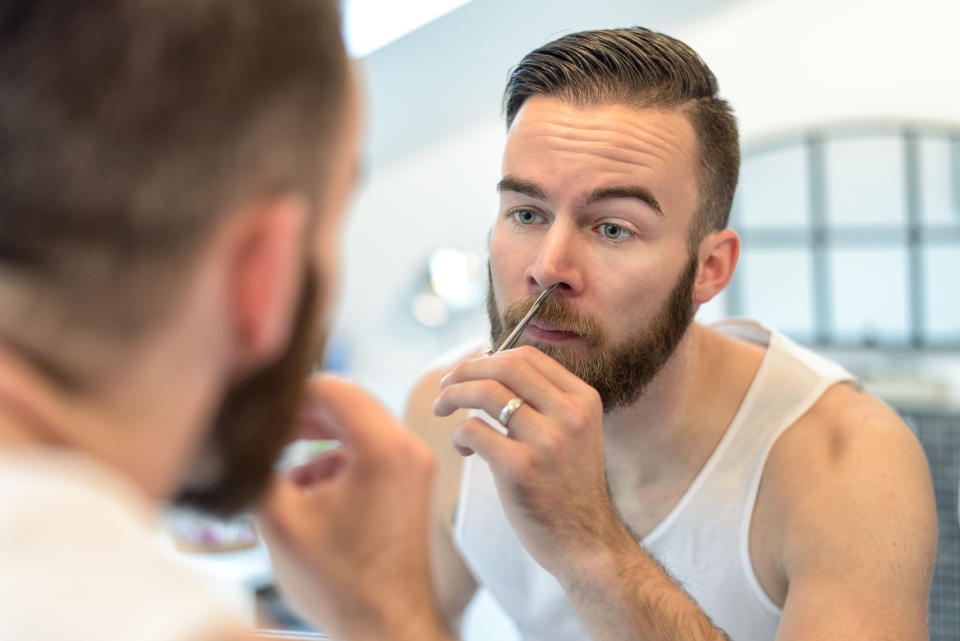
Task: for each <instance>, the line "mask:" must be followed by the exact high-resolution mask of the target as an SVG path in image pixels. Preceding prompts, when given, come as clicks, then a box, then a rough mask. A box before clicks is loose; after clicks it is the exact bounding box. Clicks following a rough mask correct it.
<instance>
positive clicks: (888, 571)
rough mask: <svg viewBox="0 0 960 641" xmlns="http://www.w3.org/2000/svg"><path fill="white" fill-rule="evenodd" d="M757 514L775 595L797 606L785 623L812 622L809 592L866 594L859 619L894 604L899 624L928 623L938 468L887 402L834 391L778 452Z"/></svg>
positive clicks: (849, 390)
mask: <svg viewBox="0 0 960 641" xmlns="http://www.w3.org/2000/svg"><path fill="white" fill-rule="evenodd" d="M755 518H759V519H761V523H760V525H762V527H763V529H765V532H764V533H763V536H762V537H761V540H763V539H765V540H766V541H767V545H768V546H769V547H767V551H768V552H769V553H770V554H771V555H772V557H773V558H774V559H775V566H776V567H778V568H779V571H780V576H781V578H782V582H780V581H777V582H774V583H780V585H781V586H782V588H783V592H782V593H780V594H775V596H776V597H780V598H784V597H785V598H786V600H787V605H788V606H790V605H791V602H792V607H788V608H787V610H788V611H790V612H791V616H786V617H785V619H784V621H783V623H784V624H787V623H789V622H793V623H794V624H797V625H798V629H799V626H800V625H801V624H800V623H799V622H800V621H804V624H806V625H810V621H809V620H808V619H806V618H805V617H804V616H802V615H797V614H796V612H797V609H798V608H797V602H798V600H800V599H804V600H808V599H810V598H813V597H811V594H818V595H822V596H819V597H816V598H818V599H819V598H823V599H828V598H829V599H833V600H834V601H837V602H839V601H848V600H849V601H854V600H855V598H854V597H853V596H849V595H851V594H853V593H854V592H857V593H863V591H869V594H870V595H872V596H870V597H869V598H870V599H871V600H873V601H875V602H873V603H871V604H867V603H866V600H867V597H856V599H859V602H857V603H853V602H851V603H850V604H849V605H850V612H851V615H850V616H851V617H852V616H853V614H852V613H853V612H856V611H858V610H860V609H864V610H865V609H868V606H869V607H874V606H877V605H879V604H881V603H890V602H891V601H892V602H896V603H897V606H896V607H895V608H893V609H889V608H888V614H889V615H890V616H891V617H892V620H891V625H893V626H894V627H899V626H900V625H901V624H902V625H905V626H907V627H909V624H910V622H913V623H914V624H915V625H920V623H918V622H920V621H922V620H924V619H923V618H924V617H925V612H926V599H927V591H928V590H929V585H930V577H931V574H932V567H933V560H934V556H935V554H936V533H937V523H936V507H935V504H934V500H933V487H932V483H931V478H930V472H929V468H928V465H927V460H926V456H925V455H924V452H923V450H922V448H921V446H920V443H919V442H918V440H917V439H916V437H915V436H914V434H913V432H912V431H911V430H910V428H909V427H908V426H907V425H906V424H905V423H904V422H903V420H902V419H901V418H900V417H899V416H898V415H897V413H896V412H894V411H893V410H892V409H891V408H889V407H888V406H887V405H885V404H884V403H882V402H881V401H880V400H878V399H876V398H874V397H873V396H871V395H870V394H867V393H865V392H862V391H859V390H857V389H854V388H853V387H851V386H849V385H844V384H839V385H835V386H833V387H832V388H830V389H829V390H827V391H826V392H825V393H824V394H823V396H822V397H821V398H820V400H819V401H818V402H817V403H815V404H814V405H813V407H811V408H810V410H809V411H808V412H807V413H806V414H804V415H803V416H802V417H801V418H800V419H798V420H797V422H796V423H794V424H793V425H792V426H791V427H790V428H789V429H788V430H787V431H786V432H785V433H784V434H783V436H781V437H780V439H779V440H778V441H777V443H776V444H775V446H774V447H773V449H772V450H771V452H770V456H769V458H768V460H767V463H766V466H765V468H764V474H763V479H762V482H761V488H760V494H759V496H758V499H757V507H756V513H755ZM755 525H757V524H755ZM753 531H754V530H752V532H753ZM768 558H769V557H768ZM771 591H772V592H773V593H778V592H780V590H778V589H773V590H771ZM795 593H796V594H795ZM801 595H802V596H801ZM826 595H829V597H828V596H826ZM772 596H774V595H772ZM778 600H779V599H778ZM861 602H862V603H861ZM785 612H786V611H785ZM786 638H793V637H790V636H787V637H786ZM896 638H899V637H896Z"/></svg>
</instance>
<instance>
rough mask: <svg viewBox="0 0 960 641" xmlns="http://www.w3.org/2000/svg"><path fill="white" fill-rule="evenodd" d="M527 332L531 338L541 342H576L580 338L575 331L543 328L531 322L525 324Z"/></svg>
mask: <svg viewBox="0 0 960 641" xmlns="http://www.w3.org/2000/svg"><path fill="white" fill-rule="evenodd" d="M527 333H528V334H529V335H530V337H531V338H532V339H534V340H537V341H541V342H543V343H555V344H567V343H576V342H579V341H581V340H582V339H581V338H580V334H577V333H575V332H564V331H555V330H552V329H544V328H543V327H537V326H536V325H534V324H532V323H531V324H530V325H527Z"/></svg>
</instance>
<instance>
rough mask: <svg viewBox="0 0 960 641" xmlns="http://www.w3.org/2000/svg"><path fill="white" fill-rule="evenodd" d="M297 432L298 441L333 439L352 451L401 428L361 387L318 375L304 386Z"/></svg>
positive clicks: (328, 376) (373, 442) (374, 444)
mask: <svg viewBox="0 0 960 641" xmlns="http://www.w3.org/2000/svg"><path fill="white" fill-rule="evenodd" d="M298 430H299V431H298V437H299V438H307V439H336V440H339V441H340V442H341V443H343V444H344V445H347V446H352V447H353V448H361V449H369V448H371V447H375V446H376V445H377V444H378V443H379V442H381V441H382V440H384V438H388V435H389V434H390V432H393V431H397V430H402V428H401V427H400V426H399V425H398V424H397V422H396V420H395V419H394V418H393V416H392V415H391V414H390V412H389V411H388V410H387V409H386V408H384V407H383V406H382V405H381V404H380V402H379V401H377V400H376V399H375V398H374V397H373V396H371V395H370V394H368V393H367V392H365V391H364V390H363V389H362V388H361V387H360V386H358V385H356V384H354V383H350V382H348V381H345V380H343V379H341V378H338V377H335V376H331V375H328V374H321V375H316V376H314V377H312V378H311V379H310V380H309V381H308V383H307V390H306V394H305V401H304V405H303V409H302V411H301V413H300V421H299V422H298Z"/></svg>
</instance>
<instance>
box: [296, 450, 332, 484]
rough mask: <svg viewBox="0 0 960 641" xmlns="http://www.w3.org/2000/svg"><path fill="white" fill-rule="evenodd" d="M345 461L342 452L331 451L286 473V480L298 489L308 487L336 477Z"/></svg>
mask: <svg viewBox="0 0 960 641" xmlns="http://www.w3.org/2000/svg"><path fill="white" fill-rule="evenodd" d="M346 460H347V456H346V453H345V452H344V451H343V450H332V451H330V452H326V453H324V454H321V455H320V456H318V457H316V458H313V459H311V460H309V461H307V462H306V463H304V464H302V465H298V466H296V467H294V468H292V469H291V470H290V471H289V472H287V478H288V479H290V480H291V481H292V482H293V483H294V484H296V485H298V486H300V487H308V486H311V485H314V484H316V483H319V482H321V481H324V480H327V479H329V478H332V477H333V476H336V474H337V473H339V472H340V471H341V470H342V469H343V466H344V464H345V463H346Z"/></svg>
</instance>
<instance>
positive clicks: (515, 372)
mask: <svg viewBox="0 0 960 641" xmlns="http://www.w3.org/2000/svg"><path fill="white" fill-rule="evenodd" d="M441 388H442V391H441V393H440V396H439V397H438V398H437V400H436V402H435V403H434V412H435V413H436V414H437V415H439V416H445V415H448V414H450V413H452V412H454V411H456V410H457V409H460V408H473V409H481V410H484V411H485V412H487V413H488V414H490V415H491V416H497V415H499V413H500V410H501V408H503V406H504V405H506V403H507V402H508V401H509V400H510V399H512V398H514V397H520V398H522V399H523V400H524V404H523V405H521V406H520V408H519V409H517V411H516V412H515V413H514V414H513V416H512V417H511V418H510V420H509V425H508V433H507V435H504V434H501V433H500V432H498V431H497V430H495V429H493V428H492V427H490V426H489V425H488V424H487V423H486V422H484V421H483V420H481V419H479V418H471V419H468V420H467V421H464V422H463V423H460V424H459V425H458V426H457V427H456V428H455V430H454V434H453V442H454V445H455V446H456V447H457V449H458V450H459V451H460V452H461V453H462V454H464V455H469V454H471V453H472V452H476V453H477V454H479V455H480V456H482V457H483V458H484V460H486V461H487V463H488V464H489V465H490V468H491V470H492V472H493V475H494V478H495V480H496V483H497V490H498V492H499V494H500V500H501V502H502V504H503V506H504V511H505V512H506V514H507V518H508V519H509V520H510V524H511V525H512V526H513V529H514V530H515V531H516V533H517V535H518V536H519V538H520V540H521V541H522V542H523V545H524V546H525V547H526V549H527V551H528V552H529V553H530V555H531V556H533V558H534V559H535V560H536V561H537V562H538V563H539V564H540V565H542V566H543V567H544V568H545V569H546V570H547V571H548V572H550V573H551V574H553V575H554V576H555V577H556V578H557V580H558V581H559V582H560V584H561V585H562V586H563V588H564V590H565V591H566V593H567V596H568V597H569V598H570V601H571V603H572V604H573V606H574V608H575V609H576V611H577V615H578V616H579V618H580V620H581V621H582V622H583V624H584V626H585V627H586V629H587V632H588V633H589V634H590V637H591V638H592V639H594V640H596V641H601V640H602V641H614V640H615V641H622V640H628V639H630V640H632V639H638V638H640V639H674V640H677V641H679V640H683V641H706V640H711V641H717V640H719V639H722V638H724V637H723V635H722V633H721V632H720V631H718V630H717V629H716V628H714V626H713V625H712V624H711V623H710V621H709V619H708V618H707V617H706V616H704V614H703V613H702V612H700V610H699V609H698V608H697V606H696V604H695V603H693V601H691V600H690V598H689V597H688V596H687V595H686V594H685V593H684V592H683V591H682V590H681V589H680V588H679V587H678V586H677V585H675V584H674V583H673V582H672V580H671V579H670V577H669V576H668V575H667V574H666V573H665V572H664V571H663V570H662V569H661V568H660V566H659V565H657V563H656V562H654V561H653V560H652V559H651V558H650V557H649V556H647V555H646V554H645V553H644V552H643V551H642V550H641V549H640V547H639V545H638V544H637V542H636V541H634V540H633V537H632V535H631V534H630V533H629V531H628V530H627V529H626V527H625V526H624V525H623V524H622V523H621V522H620V520H619V518H618V517H617V514H616V511H615V510H614V508H613V505H612V503H611V500H610V496H609V493H608V492H607V483H606V474H605V467H604V453H603V408H602V406H601V402H600V398H599V395H598V394H597V392H596V390H594V389H593V388H592V387H590V386H588V385H587V384H586V383H584V382H583V381H581V380H580V379H579V378H577V377H576V376H574V375H573V374H571V373H570V372H569V371H567V370H566V369H565V368H564V367H563V366H561V365H560V364H559V363H557V362H556V361H554V360H553V359H551V358H550V357H548V356H547V355H545V354H543V353H542V352H540V351H539V350H536V349H534V348H532V347H521V348H518V349H515V350H507V351H505V352H499V353H497V354H493V355H490V356H486V357H480V358H476V359H472V360H468V361H464V362H463V363H461V364H460V365H459V366H458V367H457V368H456V369H454V370H453V371H452V372H451V373H450V374H449V375H448V376H447V377H446V378H445V379H443V380H442V381H441Z"/></svg>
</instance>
